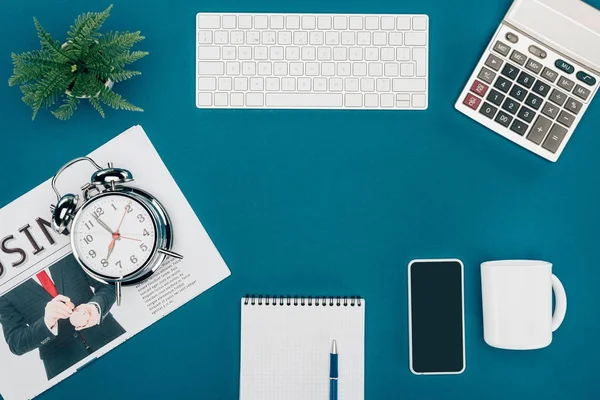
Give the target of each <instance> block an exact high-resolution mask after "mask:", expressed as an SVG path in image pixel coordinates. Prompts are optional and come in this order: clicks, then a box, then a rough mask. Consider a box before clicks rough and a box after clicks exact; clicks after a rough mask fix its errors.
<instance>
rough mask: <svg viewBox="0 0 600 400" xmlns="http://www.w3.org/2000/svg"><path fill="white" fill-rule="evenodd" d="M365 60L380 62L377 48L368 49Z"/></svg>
mask: <svg viewBox="0 0 600 400" xmlns="http://www.w3.org/2000/svg"><path fill="white" fill-rule="evenodd" d="M359 44H360V43H359ZM365 60H366V61H378V60H379V49H378V48H377V47H367V48H366V49H365ZM411 66H412V68H413V70H414V67H415V65H414V64H411ZM411 76H412V75H411Z"/></svg>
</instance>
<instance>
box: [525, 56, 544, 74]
mask: <svg viewBox="0 0 600 400" xmlns="http://www.w3.org/2000/svg"><path fill="white" fill-rule="evenodd" d="M525 68H527V69H528V70H530V71H531V72H534V73H536V74H539V73H540V71H541V70H542V64H540V63H539V62H537V61H535V60H532V59H531V58H530V59H529V61H527V64H525Z"/></svg>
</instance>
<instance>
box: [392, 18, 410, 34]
mask: <svg viewBox="0 0 600 400" xmlns="http://www.w3.org/2000/svg"><path fill="white" fill-rule="evenodd" d="M410 25H411V22H410V17H409V16H406V15H401V16H399V17H396V29H398V30H399V31H408V30H410Z"/></svg>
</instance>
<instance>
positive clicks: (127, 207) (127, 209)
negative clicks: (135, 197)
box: [125, 204, 133, 214]
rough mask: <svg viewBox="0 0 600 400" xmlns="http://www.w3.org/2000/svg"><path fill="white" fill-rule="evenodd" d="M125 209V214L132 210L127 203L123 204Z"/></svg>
mask: <svg viewBox="0 0 600 400" xmlns="http://www.w3.org/2000/svg"><path fill="white" fill-rule="evenodd" d="M125 211H126V212H127V214H129V213H130V212H132V211H133V207H131V204H127V205H126V206H125Z"/></svg>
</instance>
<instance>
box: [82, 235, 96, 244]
mask: <svg viewBox="0 0 600 400" xmlns="http://www.w3.org/2000/svg"><path fill="white" fill-rule="evenodd" d="M83 241H84V242H85V244H90V243H92V242H93V241H94V237H93V236H92V235H87V236H86V237H84V238H83Z"/></svg>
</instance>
